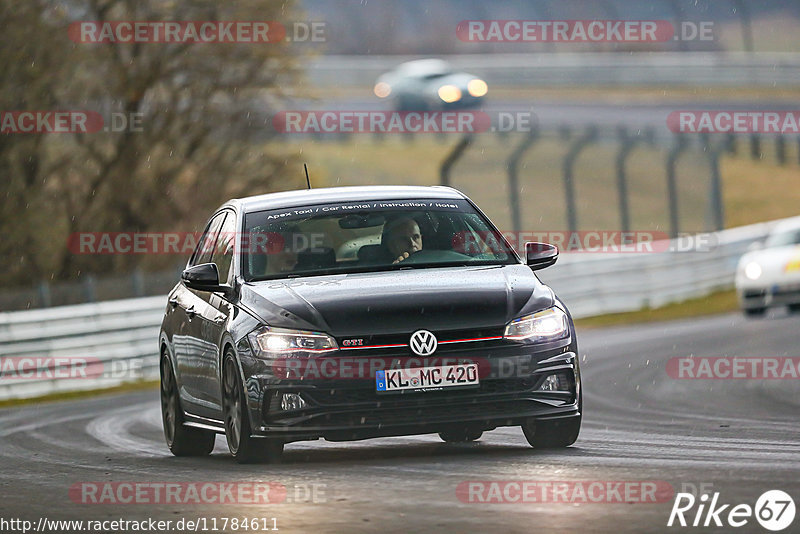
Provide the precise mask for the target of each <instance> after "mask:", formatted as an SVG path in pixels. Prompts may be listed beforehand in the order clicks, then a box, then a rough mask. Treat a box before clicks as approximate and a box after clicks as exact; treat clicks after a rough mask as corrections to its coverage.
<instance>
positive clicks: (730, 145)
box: [725, 133, 739, 154]
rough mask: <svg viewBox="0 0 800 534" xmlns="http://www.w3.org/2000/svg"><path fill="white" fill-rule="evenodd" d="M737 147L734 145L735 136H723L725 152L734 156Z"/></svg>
mask: <svg viewBox="0 0 800 534" xmlns="http://www.w3.org/2000/svg"><path fill="white" fill-rule="evenodd" d="M738 148H739V147H738V145H737V144H736V134H733V133H728V134H725V151H726V152H727V153H728V154H736V153H737V152H738Z"/></svg>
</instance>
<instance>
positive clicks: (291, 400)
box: [281, 393, 306, 411]
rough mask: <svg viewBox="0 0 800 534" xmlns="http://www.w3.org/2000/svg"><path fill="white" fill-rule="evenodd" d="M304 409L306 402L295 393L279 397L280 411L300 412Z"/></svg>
mask: <svg viewBox="0 0 800 534" xmlns="http://www.w3.org/2000/svg"><path fill="white" fill-rule="evenodd" d="M305 407H306V401H304V400H303V397H301V396H300V395H298V394H297V393H284V394H283V395H282V396H281V410H283V411H289V410H300V409H302V408H305Z"/></svg>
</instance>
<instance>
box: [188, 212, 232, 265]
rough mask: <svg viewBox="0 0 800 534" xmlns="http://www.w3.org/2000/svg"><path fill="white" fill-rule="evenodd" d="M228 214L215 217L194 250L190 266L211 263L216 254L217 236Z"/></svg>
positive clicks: (223, 213)
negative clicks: (214, 253) (212, 256)
mask: <svg viewBox="0 0 800 534" xmlns="http://www.w3.org/2000/svg"><path fill="white" fill-rule="evenodd" d="M226 215H227V212H222V213H220V214H218V215H216V216H214V217H213V218H212V219H211V220H210V221H209V223H208V225H207V226H206V231H205V232H203V236H202V237H201V238H200V241H198V243H197V247H196V248H195V249H194V254H192V259H191V261H190V262H189V265H190V266H194V265H200V264H201V263H209V262H210V261H211V254H212V253H213V252H214V244H215V243H216V242H217V234H218V233H219V227H220V226H221V225H222V221H223V220H225V216H226Z"/></svg>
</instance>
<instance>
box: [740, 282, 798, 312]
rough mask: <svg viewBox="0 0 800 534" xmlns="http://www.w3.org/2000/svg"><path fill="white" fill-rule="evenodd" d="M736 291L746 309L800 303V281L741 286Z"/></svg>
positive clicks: (741, 305) (742, 306)
mask: <svg viewBox="0 0 800 534" xmlns="http://www.w3.org/2000/svg"><path fill="white" fill-rule="evenodd" d="M736 293H737V295H738V297H739V306H740V307H741V308H742V309H744V310H749V309H758V308H770V307H775V306H787V305H789V304H800V282H792V283H775V284H770V285H760V286H754V285H753V286H744V287H742V286H740V287H738V288H737V291H736Z"/></svg>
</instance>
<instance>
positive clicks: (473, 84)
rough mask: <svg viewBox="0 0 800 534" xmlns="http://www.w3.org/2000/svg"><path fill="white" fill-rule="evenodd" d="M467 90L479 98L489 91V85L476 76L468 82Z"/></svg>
mask: <svg viewBox="0 0 800 534" xmlns="http://www.w3.org/2000/svg"><path fill="white" fill-rule="evenodd" d="M467 91H469V94H471V95H472V96H474V97H475V98H479V97H482V96H483V95H485V94H486V93H488V92H489V86H488V85H486V82H484V81H483V80H481V79H480V78H475V79H474V80H470V81H469V83H468V84H467Z"/></svg>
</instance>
